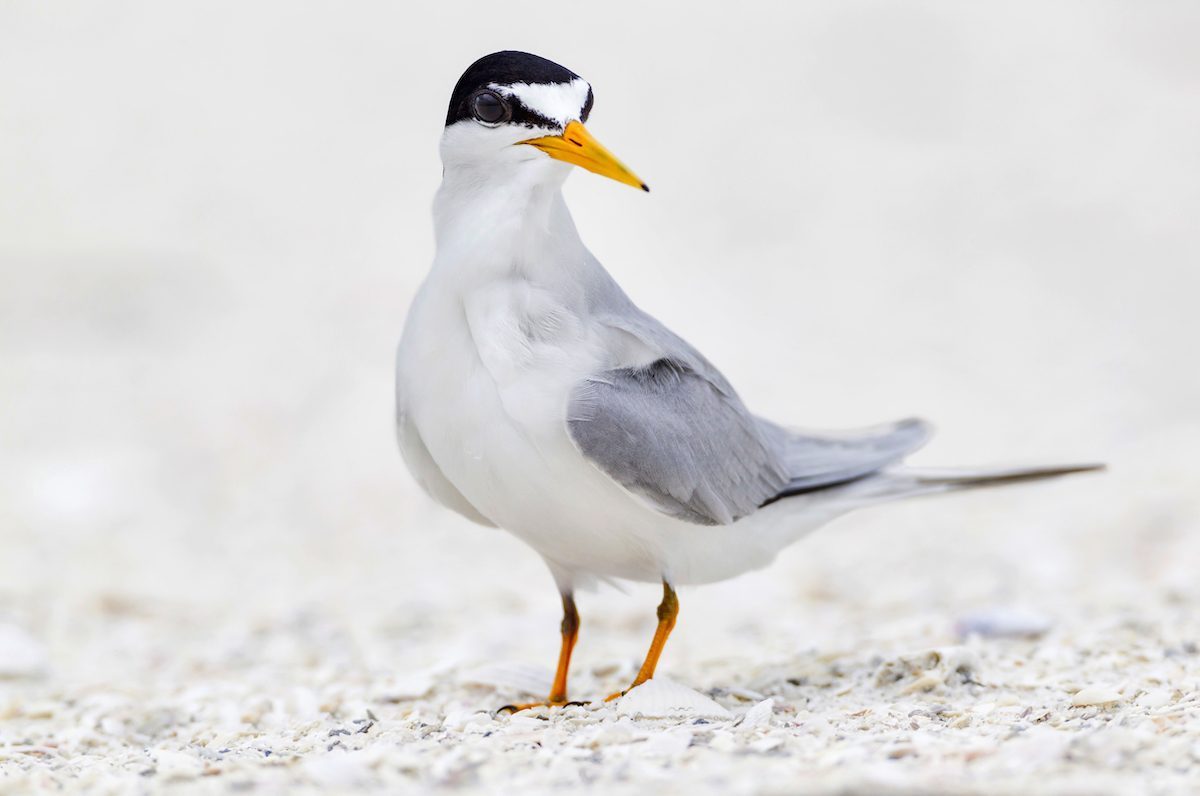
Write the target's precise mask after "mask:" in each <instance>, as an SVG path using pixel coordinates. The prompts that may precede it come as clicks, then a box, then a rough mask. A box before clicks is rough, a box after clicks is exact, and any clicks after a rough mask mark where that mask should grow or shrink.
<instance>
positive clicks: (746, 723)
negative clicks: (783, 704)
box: [738, 699, 775, 730]
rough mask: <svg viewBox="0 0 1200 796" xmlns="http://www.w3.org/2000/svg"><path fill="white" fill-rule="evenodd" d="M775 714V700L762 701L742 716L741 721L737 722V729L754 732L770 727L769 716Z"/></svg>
mask: <svg viewBox="0 0 1200 796" xmlns="http://www.w3.org/2000/svg"><path fill="white" fill-rule="evenodd" d="M774 713H775V700H774V699H764V700H763V701H762V702H759V703H758V704H757V705H755V706H754V707H752V708H750V709H749V710H747V711H746V715H744V716H742V720H741V721H739V722H738V727H739V728H740V729H743V730H754V729H758V728H760V727H769V726H771V716H773V715H774Z"/></svg>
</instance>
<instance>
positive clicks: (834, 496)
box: [828, 464, 1106, 508]
mask: <svg viewBox="0 0 1200 796" xmlns="http://www.w3.org/2000/svg"><path fill="white" fill-rule="evenodd" d="M1104 469H1106V465H1103V464H1066V465H1054V466H1048V467H1012V468H1004V469H1000V468H993V469H935V468H924V467H907V466H899V467H889V468H888V469H886V470H883V471H881V472H879V473H876V474H875V475H873V476H869V477H867V478H863V479H861V480H859V481H854V482H852V483H849V484H845V485H844V486H841V487H835V488H832V489H830V490H829V491H828V492H829V497H830V499H831V500H833V501H835V502H836V503H840V504H842V505H843V507H845V508H859V507H863V506H869V505H874V504H877V503H882V502H888V501H892V500H899V499H902V498H911V497H918V496H921V495H937V494H945V493H947V492H957V491H958V490H960V489H974V488H976V487H988V486H1004V485H1007V484H1019V483H1024V482H1026V481H1039V480H1041V479H1043V478H1057V477H1059V476H1063V475H1072V474H1075V473H1091V472H1098V471H1101V470H1104Z"/></svg>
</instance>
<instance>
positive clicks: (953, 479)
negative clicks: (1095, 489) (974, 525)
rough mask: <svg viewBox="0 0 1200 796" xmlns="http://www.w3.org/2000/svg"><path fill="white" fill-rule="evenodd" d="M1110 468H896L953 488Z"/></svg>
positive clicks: (1092, 465) (925, 481)
mask: <svg viewBox="0 0 1200 796" xmlns="http://www.w3.org/2000/svg"><path fill="white" fill-rule="evenodd" d="M1105 469H1107V465H1104V464H1099V463H1089V464H1060V465H1053V466H1049V467H1016V468H1010V469H1003V470H999V469H997V470H937V469H926V468H917V467H905V468H900V469H897V470H896V471H894V472H897V473H903V474H904V475H906V476H909V477H911V478H913V479H914V480H915V481H916V483H917V484H919V485H922V486H934V485H944V486H947V487H951V488H963V489H966V488H970V487H978V486H1001V485H1003V484H1017V483H1020V482H1022V481H1040V480H1041V479H1043V478H1057V477H1059V476H1063V475H1073V474H1075V473H1093V472H1100V471H1102V470H1105Z"/></svg>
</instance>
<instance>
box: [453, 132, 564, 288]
mask: <svg viewBox="0 0 1200 796" xmlns="http://www.w3.org/2000/svg"><path fill="white" fill-rule="evenodd" d="M531 153H532V154H533V155H534V156H535V157H536V158H538V160H536V161H531V162H516V163H504V164H495V166H494V168H487V169H483V168H479V167H471V166H447V167H446V169H445V173H444V174H443V177H442V184H441V187H439V188H438V192H437V196H436V197H435V199H434V204H433V223H434V235H435V238H436V241H437V256H436V258H435V260H434V268H435V269H449V270H451V271H453V272H455V276H456V281H459V282H460V284H461V283H463V282H474V283H478V282H483V281H489V280H491V279H495V278H508V277H525V278H528V279H530V280H533V281H537V282H544V281H552V282H558V281H560V280H561V279H563V278H564V277H567V276H568V275H569V274H570V273H571V272H573V271H574V270H575V268H577V267H579V266H580V265H581V264H582V261H583V258H584V257H585V255H586V250H585V249H584V246H583V242H582V241H581V240H580V238H579V233H578V231H577V230H576V228H575V223H574V221H573V220H572V218H571V213H570V211H569V210H568V209H567V205H566V202H565V201H564V200H563V196H562V183H563V180H564V179H565V178H566V176H567V174H568V173H569V172H570V167H569V166H566V165H565V164H561V163H557V162H555V161H552V160H550V159H549V158H547V157H546V156H545V155H543V154H541V153H540V152H536V151H533V150H531Z"/></svg>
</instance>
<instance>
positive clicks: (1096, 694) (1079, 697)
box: [1071, 686, 1124, 708]
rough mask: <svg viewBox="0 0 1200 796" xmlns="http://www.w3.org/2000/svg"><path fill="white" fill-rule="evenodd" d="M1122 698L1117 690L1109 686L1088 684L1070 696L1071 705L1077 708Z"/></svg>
mask: <svg viewBox="0 0 1200 796" xmlns="http://www.w3.org/2000/svg"><path fill="white" fill-rule="evenodd" d="M1123 699H1124V697H1123V696H1121V694H1120V693H1119V692H1117V691H1114V690H1113V689H1111V688H1101V687H1098V686H1088V687H1087V688H1083V689H1080V690H1079V691H1076V692H1075V695H1074V696H1072V697H1071V705H1073V706H1074V707H1077V708H1083V707H1091V706H1093V705H1111V704H1113V703H1114V702H1120V701H1121V700H1123Z"/></svg>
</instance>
